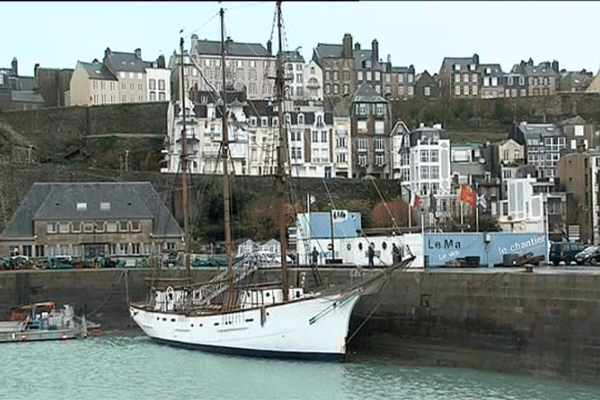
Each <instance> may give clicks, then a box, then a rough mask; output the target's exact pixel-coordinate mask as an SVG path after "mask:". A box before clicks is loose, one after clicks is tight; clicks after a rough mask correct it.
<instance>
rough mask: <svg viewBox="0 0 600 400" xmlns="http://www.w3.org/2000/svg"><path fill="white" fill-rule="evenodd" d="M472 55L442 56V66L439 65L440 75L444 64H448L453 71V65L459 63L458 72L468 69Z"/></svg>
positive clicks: (472, 61)
mask: <svg viewBox="0 0 600 400" xmlns="http://www.w3.org/2000/svg"><path fill="white" fill-rule="evenodd" d="M473 63H474V60H473V57H444V60H443V61H442V66H441V67H440V72H439V73H440V75H442V74H443V73H444V67H445V66H446V65H449V66H450V72H453V71H454V65H455V64H459V65H460V72H465V71H469V65H470V64H473Z"/></svg>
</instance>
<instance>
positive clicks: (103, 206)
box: [100, 202, 110, 211]
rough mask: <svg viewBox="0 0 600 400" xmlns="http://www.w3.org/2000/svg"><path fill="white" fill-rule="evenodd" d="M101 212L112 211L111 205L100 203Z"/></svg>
mask: <svg viewBox="0 0 600 400" xmlns="http://www.w3.org/2000/svg"><path fill="white" fill-rule="evenodd" d="M100 210H101V211H110V203H108V202H101V203H100Z"/></svg>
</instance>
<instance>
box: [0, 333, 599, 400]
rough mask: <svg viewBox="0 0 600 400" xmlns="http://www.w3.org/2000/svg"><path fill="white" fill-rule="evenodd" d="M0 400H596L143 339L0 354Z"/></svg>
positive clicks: (485, 381) (447, 375)
mask: <svg viewBox="0 0 600 400" xmlns="http://www.w3.org/2000/svg"><path fill="white" fill-rule="evenodd" d="M0 399H15V400H16V399H248V400H253V399H265V400H266V399H278V400H290V399H310V400H318V399H356V400H362V399H365V400H371V399H402V400H410V399H415V400H417V399H418V400H425V399H427V400H429V399H461V400H466V399H473V400H492V399H494V400H496V399H502V400H504V399H510V400H521V399H528V400H529V399H530V400H546V399H547V400H554V399H556V400H569V399H571V400H583V399H600V386H598V387H596V386H586V385H578V384H572V383H565V382H556V381H545V380H536V379H532V378H527V377H521V376H514V375H510V374H502V373H489V372H479V371H471V370H465V369H455V368H433V367H432V368H428V367H413V366H397V365H382V364H378V363H377V360H373V362H360V363H314V362H296V361H280V360H267V359H259V358H244V357H232V356H221V355H214V354H206V353H201V352H196V351H190V350H182V349H175V348H171V347H168V346H163V345H158V344H155V343H153V342H152V341H150V340H149V339H148V338H147V337H146V336H143V335H142V334H138V333H137V332H136V333H129V334H118V335H106V336H100V337H91V338H88V339H85V340H70V341H54V342H30V343H5V344H2V345H1V346H0Z"/></svg>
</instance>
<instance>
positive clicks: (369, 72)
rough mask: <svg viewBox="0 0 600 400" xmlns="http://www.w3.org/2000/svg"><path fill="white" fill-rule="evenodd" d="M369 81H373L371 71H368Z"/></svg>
mask: <svg viewBox="0 0 600 400" xmlns="http://www.w3.org/2000/svg"><path fill="white" fill-rule="evenodd" d="M367 80H368V81H370V80H371V71H367Z"/></svg>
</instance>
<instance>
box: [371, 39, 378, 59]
mask: <svg viewBox="0 0 600 400" xmlns="http://www.w3.org/2000/svg"><path fill="white" fill-rule="evenodd" d="M371 57H372V58H373V61H379V43H377V39H373V41H372V42H371Z"/></svg>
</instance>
